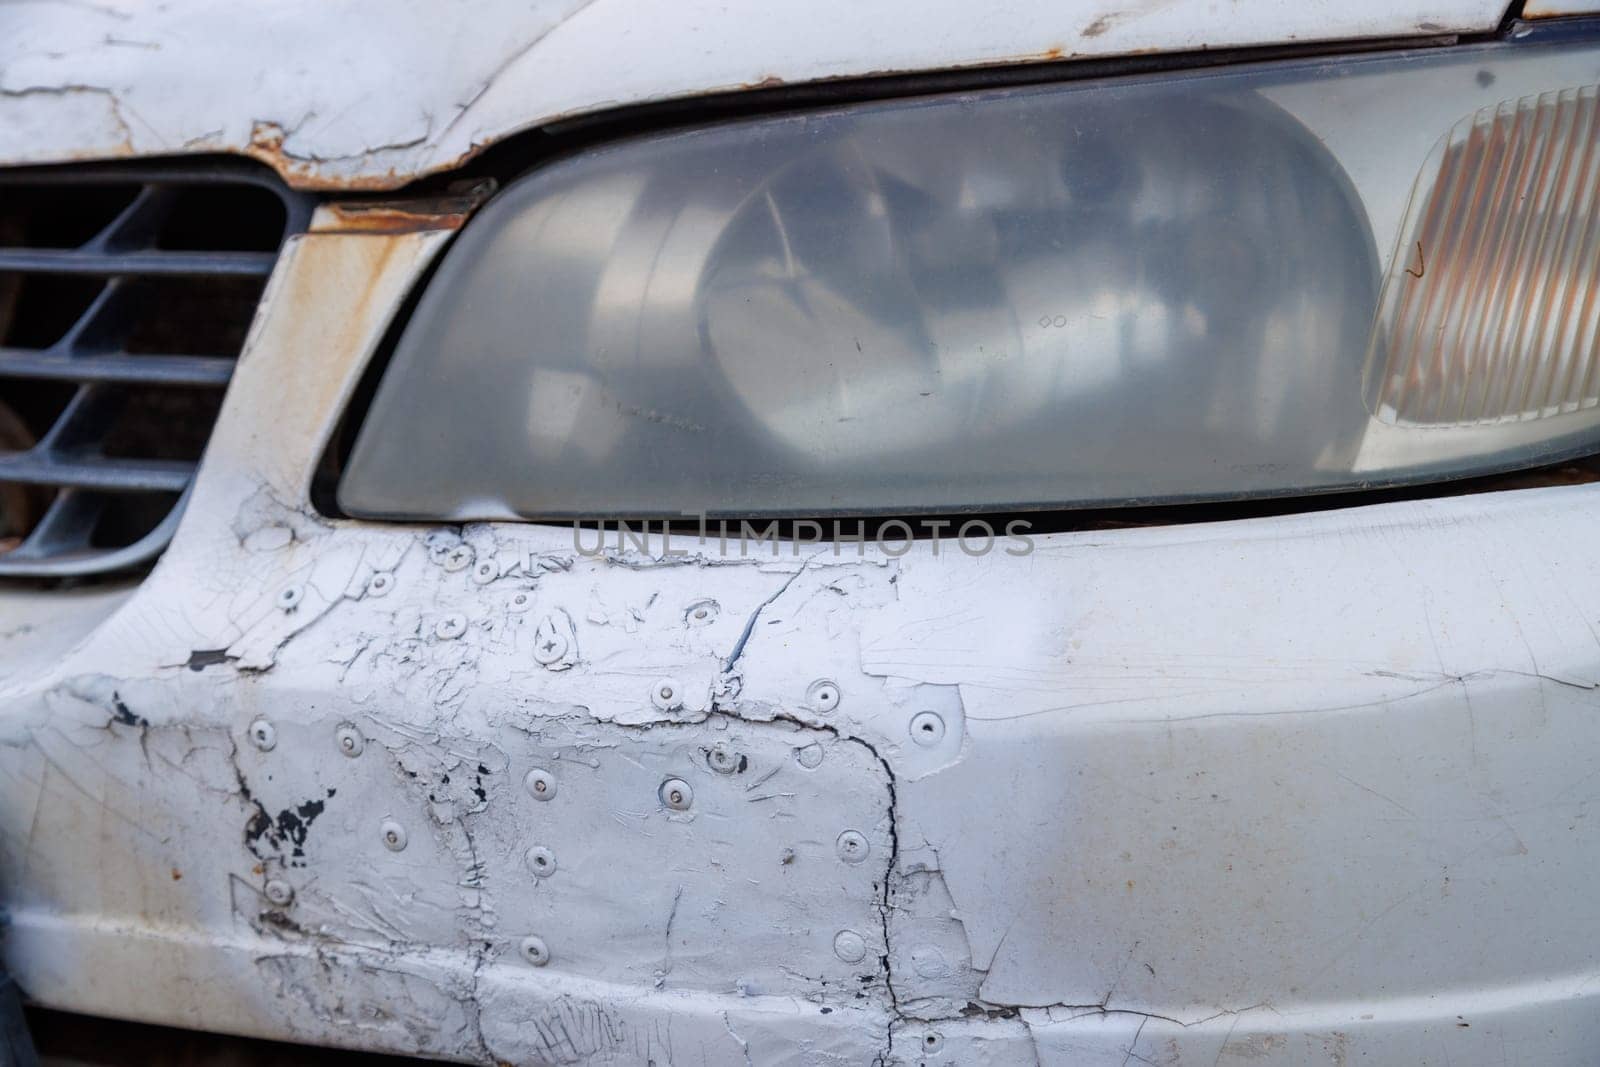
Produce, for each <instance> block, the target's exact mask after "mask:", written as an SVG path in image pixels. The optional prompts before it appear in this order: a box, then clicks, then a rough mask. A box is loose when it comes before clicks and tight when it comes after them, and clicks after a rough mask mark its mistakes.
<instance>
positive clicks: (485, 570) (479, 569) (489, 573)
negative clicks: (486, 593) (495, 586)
mask: <svg viewBox="0 0 1600 1067" xmlns="http://www.w3.org/2000/svg"><path fill="white" fill-rule="evenodd" d="M498 577H500V568H499V567H496V566H495V565H494V560H492V559H486V560H480V561H479V563H478V565H477V566H476V567H474V568H472V580H473V581H474V582H477V583H478V584H479V585H488V584H489V583H490V582H492V581H494V580H495V579H496V578H498Z"/></svg>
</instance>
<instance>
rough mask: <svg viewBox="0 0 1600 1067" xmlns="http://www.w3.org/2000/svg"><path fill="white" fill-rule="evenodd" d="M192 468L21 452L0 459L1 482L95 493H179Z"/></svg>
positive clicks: (161, 462)
mask: <svg viewBox="0 0 1600 1067" xmlns="http://www.w3.org/2000/svg"><path fill="white" fill-rule="evenodd" d="M194 468H195V465H194V464H193V463H185V462H183V461H182V460H170V459H112V458H107V457H104V456H93V457H90V456H84V457H81V458H80V457H68V456H62V455H53V454H51V453H48V452H46V453H36V452H22V453H18V454H15V455H10V456H0V481H5V482H16V483H19V484H22V485H55V486H61V487H62V488H67V489H98V490H100V491H101V492H106V493H181V492H183V490H184V488H185V487H186V486H187V485H188V484H189V478H190V477H191V476H192V475H193V474H194Z"/></svg>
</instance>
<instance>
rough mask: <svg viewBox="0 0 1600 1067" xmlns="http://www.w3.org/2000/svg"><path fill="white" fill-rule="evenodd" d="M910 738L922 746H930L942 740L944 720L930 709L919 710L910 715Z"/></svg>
mask: <svg viewBox="0 0 1600 1067" xmlns="http://www.w3.org/2000/svg"><path fill="white" fill-rule="evenodd" d="M911 740H913V741H915V742H916V743H917V744H919V745H921V746H922V747H923V748H932V747H933V746H934V745H937V744H938V743H939V742H940V741H943V740H944V720H943V719H941V718H940V717H939V716H938V715H936V714H934V713H933V712H931V711H919V712H917V713H916V714H915V715H913V716H911Z"/></svg>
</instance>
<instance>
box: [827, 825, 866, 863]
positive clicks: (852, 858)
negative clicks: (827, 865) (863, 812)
mask: <svg viewBox="0 0 1600 1067" xmlns="http://www.w3.org/2000/svg"><path fill="white" fill-rule="evenodd" d="M833 847H834V850H835V851H837V852H838V853H839V858H840V859H842V860H844V861H845V862H846V863H860V862H861V861H862V860H864V859H866V858H867V853H869V852H871V851H872V846H870V845H868V844H867V839H866V837H865V836H864V835H863V834H862V833H861V832H860V831H859V830H846V831H845V832H844V833H842V834H840V835H839V839H838V840H837V841H835V842H834V843H833Z"/></svg>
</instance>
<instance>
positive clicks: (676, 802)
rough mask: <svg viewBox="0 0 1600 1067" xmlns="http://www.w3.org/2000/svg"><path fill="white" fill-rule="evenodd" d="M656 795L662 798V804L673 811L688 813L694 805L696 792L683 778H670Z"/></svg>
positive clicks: (662, 784)
mask: <svg viewBox="0 0 1600 1067" xmlns="http://www.w3.org/2000/svg"><path fill="white" fill-rule="evenodd" d="M656 793H657V794H658V795H659V796H660V797H661V803H663V804H665V805H666V806H667V807H669V808H671V809H672V810H673V811H688V810H689V806H690V805H691V804H693V803H694V790H693V789H691V788H689V783H688V782H686V781H684V780H683V779H682V778H668V779H667V780H666V781H664V782H662V783H661V788H660V789H658V790H656Z"/></svg>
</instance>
